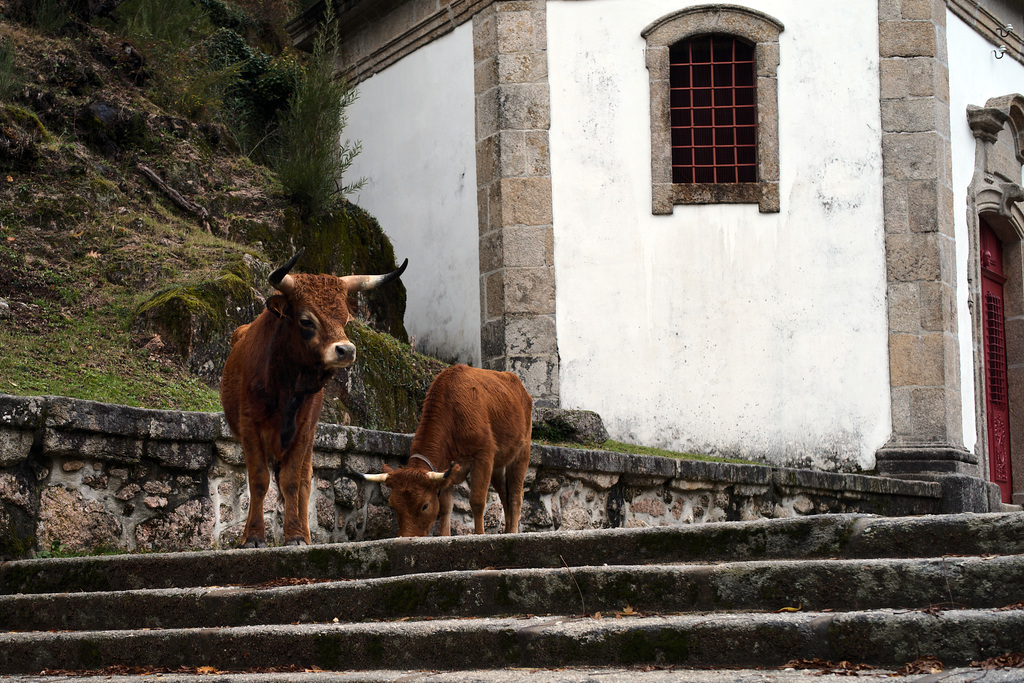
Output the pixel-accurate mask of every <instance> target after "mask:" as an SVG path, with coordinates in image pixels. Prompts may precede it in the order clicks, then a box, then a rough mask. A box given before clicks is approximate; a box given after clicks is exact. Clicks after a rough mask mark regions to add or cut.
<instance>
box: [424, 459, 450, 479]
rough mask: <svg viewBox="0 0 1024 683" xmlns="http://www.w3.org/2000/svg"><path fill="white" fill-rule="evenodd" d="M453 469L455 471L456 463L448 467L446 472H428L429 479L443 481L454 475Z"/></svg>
mask: <svg viewBox="0 0 1024 683" xmlns="http://www.w3.org/2000/svg"><path fill="white" fill-rule="evenodd" d="M453 469H455V463H452V464H451V465H448V469H447V470H445V471H444V472H427V478H428V479H431V480H432V481H442V480H444V479H447V478H448V477H450V476H451V475H452V470H453Z"/></svg>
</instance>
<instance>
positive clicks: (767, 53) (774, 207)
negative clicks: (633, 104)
mask: <svg viewBox="0 0 1024 683" xmlns="http://www.w3.org/2000/svg"><path fill="white" fill-rule="evenodd" d="M783 29H784V27H783V25H782V23H780V22H779V21H778V20H776V19H774V18H772V17H770V16H768V15H767V14H763V13H761V12H757V11H755V10H751V9H748V8H745V7H739V6H735V5H698V6H695V7H688V8H686V9H683V10H679V11H678V12H673V13H671V14H667V15H665V16H663V17H661V18H660V19H658V20H656V21H654V22H653V23H651V24H650V25H649V26H647V28H645V29H644V30H643V31H642V32H641V34H640V35H641V36H642V37H643V38H644V40H646V41H647V72H648V77H649V79H650V88H651V90H650V92H651V189H652V196H653V204H652V211H653V213H655V214H671V213H672V210H673V208H674V207H675V205H676V204H726V203H733V204H757V205H758V207H759V209H760V211H761V212H762V213H776V212H778V211H779V96H778V81H777V77H776V72H777V70H778V66H779V34H780V33H782V31H783ZM698 36H732V37H734V38H737V39H739V40H741V41H744V42H746V43H748V44H751V45H753V46H754V74H755V78H756V96H755V97H756V108H757V119H756V120H757V130H756V148H757V178H756V180H755V181H754V182H717V183H714V182H712V183H708V182H673V177H672V121H671V101H672V99H671V67H670V65H671V57H670V53H671V50H672V48H673V47H674V46H676V45H679V44H681V43H684V42H685V41H688V40H691V39H693V38H695V37H698Z"/></svg>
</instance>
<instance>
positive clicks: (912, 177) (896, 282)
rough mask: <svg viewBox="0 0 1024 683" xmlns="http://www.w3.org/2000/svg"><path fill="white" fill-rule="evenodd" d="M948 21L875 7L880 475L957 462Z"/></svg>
mask: <svg viewBox="0 0 1024 683" xmlns="http://www.w3.org/2000/svg"><path fill="white" fill-rule="evenodd" d="M945 22H946V7H945V3H942V2H931V1H923V0H879V3H878V36H879V92H880V107H881V115H882V170H883V178H884V180H883V182H884V186H883V206H884V215H885V225H884V228H885V248H886V270H887V278H888V307H889V369H890V379H891V398H892V402H891V410H892V425H893V432H892V436H891V438H890V440H889V443H888V444H887V445H886V446H885V447H883V449H881V450H880V451H879V460H880V468H881V469H882V470H884V469H885V463H884V461H885V460H886V458H887V455H889V454H888V453H887V449H892V448H897V449H901V448H902V449H906V448H911V449H913V448H926V449H938V450H933V454H935V457H938V458H940V459H941V458H943V457H946V456H949V457H951V458H952V459H953V460H956V461H963V459H961V458H960V456H959V455H955V456H954V455H953V454H954V453H959V452H960V451H963V443H962V439H963V436H962V435H963V425H962V416H961V408H960V379H959V377H960V369H959V343H958V337H957V322H956V298H955V295H954V293H955V287H956V262H955V256H956V249H955V243H954V239H953V191H952V169H951V157H952V151H951V150H952V148H951V144H950V120H949V117H950V113H949V69H948V60H947V55H946V24H945ZM943 453H945V455H942V454H943ZM968 460H969V458H968Z"/></svg>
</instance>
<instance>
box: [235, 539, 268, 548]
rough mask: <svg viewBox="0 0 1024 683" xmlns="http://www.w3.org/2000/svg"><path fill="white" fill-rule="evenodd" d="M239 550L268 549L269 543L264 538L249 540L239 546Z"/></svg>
mask: <svg viewBox="0 0 1024 683" xmlns="http://www.w3.org/2000/svg"><path fill="white" fill-rule="evenodd" d="M238 547H239V548H266V547H267V542H266V541H265V540H263V539H262V538H247V539H245V543H243V544H241V545H240V546H238Z"/></svg>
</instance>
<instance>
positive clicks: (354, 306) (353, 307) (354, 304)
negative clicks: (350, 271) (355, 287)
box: [345, 296, 359, 318]
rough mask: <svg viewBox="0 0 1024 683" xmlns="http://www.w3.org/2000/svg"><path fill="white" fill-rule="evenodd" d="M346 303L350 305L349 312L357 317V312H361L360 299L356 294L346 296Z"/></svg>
mask: <svg viewBox="0 0 1024 683" xmlns="http://www.w3.org/2000/svg"><path fill="white" fill-rule="evenodd" d="M345 304H346V305H347V306H348V314H349V315H350V316H351V317H353V318H354V317H356V314H357V313H359V300H358V299H356V298H355V297H354V296H350V297H346V301H345Z"/></svg>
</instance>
